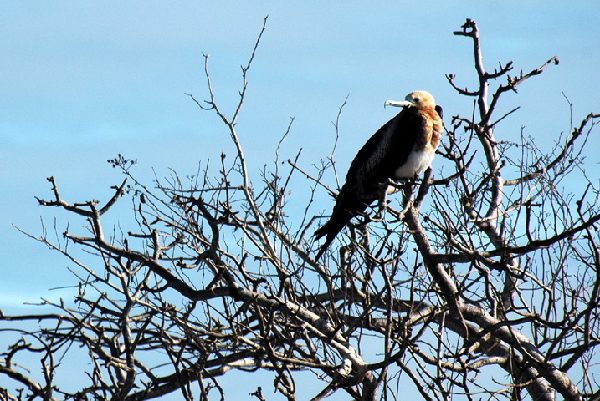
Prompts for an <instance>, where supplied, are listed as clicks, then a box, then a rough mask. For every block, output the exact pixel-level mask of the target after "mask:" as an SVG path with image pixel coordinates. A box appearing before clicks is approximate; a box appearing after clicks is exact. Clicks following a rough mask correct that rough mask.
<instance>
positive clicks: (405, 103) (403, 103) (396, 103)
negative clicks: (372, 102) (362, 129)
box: [383, 100, 415, 108]
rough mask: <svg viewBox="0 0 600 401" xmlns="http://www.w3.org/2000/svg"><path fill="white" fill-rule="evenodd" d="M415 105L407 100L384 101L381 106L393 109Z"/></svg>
mask: <svg viewBox="0 0 600 401" xmlns="http://www.w3.org/2000/svg"><path fill="white" fill-rule="evenodd" d="M414 105H415V104H414V103H412V102H409V101H408V100H401V101H398V100H386V101H385V103H384V104H383V107H384V108H385V107H387V106H394V107H410V106H414Z"/></svg>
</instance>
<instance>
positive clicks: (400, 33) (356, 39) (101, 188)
mask: <svg viewBox="0 0 600 401" xmlns="http://www.w3.org/2000/svg"><path fill="white" fill-rule="evenodd" d="M0 10H1V12H0V54H1V57H0V186H1V187H2V196H0V249H1V251H2V255H3V258H2V264H1V265H0V269H1V277H2V279H1V280H0V307H5V306H9V305H12V306H14V305H16V304H20V303H21V302H22V301H23V300H32V299H37V297H39V296H41V295H44V296H49V294H50V295H51V294H57V293H58V292H56V291H54V292H52V291H50V292H48V289H49V288H51V287H56V286H62V285H66V284H68V283H69V282H70V276H69V275H68V274H67V273H66V270H65V266H66V265H67V262H66V261H65V260H64V259H62V258H60V257H58V256H57V255H53V254H51V253H50V252H49V251H47V250H46V249H44V248H43V247H42V246H40V245H39V244H37V243H35V242H33V241H31V240H28V239H26V238H25V237H24V236H23V235H21V234H19V233H18V232H17V231H16V230H15V229H14V227H13V226H14V225H16V226H19V227H22V228H23V229H25V230H27V231H30V232H32V233H39V232H40V217H44V218H45V219H47V221H48V222H49V223H50V224H51V223H52V216H54V215H55V214H56V213H49V211H48V210H43V209H41V208H40V207H38V206H37V203H36V201H35V199H34V196H35V195H39V196H43V197H49V196H50V191H49V187H48V185H47V182H46V181H45V177H47V176H49V175H54V176H55V177H56V178H57V180H58V182H59V184H60V185H61V188H62V192H63V195H64V196H65V197H66V198H67V199H69V200H71V201H73V200H84V199H90V198H98V199H106V198H107V196H109V193H110V190H109V187H110V186H111V185H114V184H115V183H116V182H117V181H118V180H119V178H120V177H119V176H118V174H117V173H116V172H115V171H114V170H113V169H111V168H110V167H109V166H108V165H107V164H106V160H107V159H110V158H113V157H114V156H115V155H116V154H117V153H122V154H124V155H125V156H127V157H128V158H133V159H137V160H138V164H139V166H138V170H137V171H138V175H140V176H142V177H146V178H148V180H150V178H151V177H152V176H153V172H152V168H154V169H155V170H156V171H157V173H158V175H163V174H165V175H166V174H168V171H167V168H169V167H172V168H175V169H176V170H178V171H179V172H181V173H182V174H185V173H192V172H194V171H195V169H196V166H197V163H198V161H199V160H207V159H214V160H216V159H217V158H218V155H219V154H220V152H221V151H228V150H230V149H231V145H230V143H229V141H228V137H227V136H226V133H225V132H224V130H223V129H222V127H221V126H220V125H219V121H218V120H217V119H216V118H215V117H214V115H212V114H211V113H206V112H201V111H199V110H198V109H197V108H196V107H195V106H194V104H193V103H192V102H191V101H190V99H189V98H187V97H186V96H185V93H193V94H194V95H195V96H197V97H198V98H203V97H204V96H205V94H206V91H205V86H204V80H203V75H202V68H203V64H202V63H203V59H202V54H203V53H208V54H210V56H211V57H210V67H211V71H212V75H213V80H214V86H215V91H216V93H217V96H218V100H219V102H220V103H221V105H222V107H223V108H224V109H225V110H231V109H232V107H233V105H234V102H235V101H236V96H237V91H238V90H239V87H240V83H241V76H240V69H239V66H240V65H241V64H243V63H245V62H246V60H247V57H248V56H249V54H250V51H251V48H252V45H253V43H254V40H255V38H256V36H257V33H258V32H259V30H260V26H261V24H262V19H263V17H264V16H265V15H267V14H268V15H269V21H268V24H267V30H266V33H265V35H264V39H263V41H262V43H261V46H260V48H259V50H258V53H257V58H256V62H255V64H254V66H253V69H252V71H251V72H250V76H249V79H250V85H249V89H248V96H247V99H246V107H245V109H244V112H243V114H242V116H241V119H240V125H239V132H240V135H241V140H242V143H243V145H244V146H245V148H246V153H247V156H248V158H249V159H250V163H251V167H252V168H254V169H259V168H260V167H261V166H262V165H263V163H265V162H268V161H269V160H271V156H272V154H273V150H274V147H275V145H274V143H275V142H276V141H277V139H279V137H280V136H281V134H282V133H283V132H284V130H285V128H286V127H287V124H288V122H289V119H290V117H294V118H295V123H294V126H293V129H292V135H291V136H290V138H289V140H288V141H287V142H286V145H285V148H284V151H285V152H287V157H289V156H290V155H291V154H294V153H295V151H296V150H297V149H298V148H299V147H303V148H304V149H305V153H304V154H305V155H307V156H306V157H305V158H304V159H303V164H304V165H306V166H310V164H311V163H312V162H314V161H316V160H317V159H318V158H319V157H321V156H325V155H326V153H327V151H328V150H329V148H330V146H331V141H332V140H333V134H334V132H333V129H332V126H331V121H332V120H334V119H335V116H336V113H337V109H338V107H339V106H340V105H341V103H342V102H343V101H344V99H345V98H346V96H347V95H349V98H348V105H347V106H346V108H345V110H344V115H343V116H342V122H341V130H342V138H341V143H340V144H339V146H338V150H337V155H338V160H339V166H340V170H344V171H345V169H346V168H347V166H348V164H349V162H350V161H351V159H352V156H353V155H354V154H355V152H356V150H357V149H358V148H359V147H360V146H361V144H362V143H364V141H365V140H366V139H367V138H368V137H369V136H370V135H371V134H372V133H373V132H374V131H375V130H376V129H377V128H378V127H379V126H380V125H381V124H383V123H384V122H385V121H387V120H388V119H389V118H391V117H392V113H393V112H394V111H393V110H389V109H388V110H385V109H384V108H383V102H384V100H386V99H389V98H395V99H398V98H402V97H404V95H405V94H406V93H408V92H409V91H411V90H414V89H427V90H429V91H430V92H432V93H433V94H434V95H435V97H436V99H437V101H438V103H439V104H441V105H442V106H444V110H445V113H446V116H451V115H454V114H456V113H459V112H460V113H466V112H468V110H469V101H468V100H466V99H461V98H458V97H457V96H456V95H454V94H453V92H452V90H451V88H450V87H449V85H448V84H447V82H446V80H445V78H444V74H446V73H455V74H456V75H457V82H458V83H459V84H461V85H468V84H471V83H473V77H474V75H473V73H472V63H471V47H470V43H469V42H468V40H466V39H464V38H459V37H454V36H453V35H452V31H454V30H458V29H459V27H460V25H461V24H462V23H463V22H464V20H465V18H466V17H470V18H473V19H475V20H476V21H477V22H478V24H479V27H480V30H481V35H482V44H483V51H484V61H485V62H486V64H487V66H488V68H493V67H495V66H497V65H498V63H499V62H506V61H509V60H513V61H514V62H515V68H516V69H517V70H519V69H523V70H526V71H527V70H529V69H532V68H534V67H537V66H539V65H541V64H542V63H543V62H544V61H546V60H547V59H548V58H549V57H551V56H554V55H556V56H558V57H559V59H560V65H559V66H556V67H551V68H549V69H548V70H547V72H546V73H545V74H544V75H543V76H542V77H538V78H535V79H533V80H531V81H530V82H528V83H526V84H525V85H523V86H522V87H521V89H520V91H519V93H518V94H517V95H514V96H512V97H510V101H509V102H507V103H506V104H503V105H502V107H504V108H506V110H508V109H510V108H511V107H513V106H515V105H522V106H523V108H522V109H521V110H520V111H519V112H518V113H515V114H514V115H513V116H511V118H510V119H509V121H507V122H506V124H505V125H503V126H502V127H501V128H500V129H499V130H498V131H497V132H496V134H497V135H498V136H499V137H502V135H505V136H506V137H509V138H510V137H512V138H514V135H516V134H518V129H520V127H521V126H522V125H525V126H526V129H527V132H528V133H529V134H530V135H532V136H534V137H535V138H536V140H537V139H539V143H540V144H546V143H548V142H549V141H551V140H553V139H554V138H557V137H558V135H559V134H560V133H561V132H564V131H566V130H568V129H569V109H568V105H567V103H566V101H565V100H564V98H563V97H562V93H563V92H564V93H565V94H566V95H567V97H568V98H569V100H570V101H571V102H572V103H573V104H574V117H575V121H577V120H580V119H581V118H582V117H583V116H584V115H586V114H587V113H588V112H591V111H594V112H600V96H599V95H598V89H599V88H600V76H599V75H598V73H597V68H598V65H600V44H599V41H598V40H599V38H600V24H598V17H600V5H598V3H597V2H596V1H578V2H571V3H569V4H567V2H559V1H529V2H522V1H485V2H484V1H457V2H427V1H424V2H405V1H395V2H391V1H390V2H383V1H374V2H364V1H344V2H314V1H303V2H294V3H292V2H285V1H275V0H273V1H261V2H258V1H248V2H228V1H221V2H205V1H196V2H191V1H173V2H169V3H166V2H158V1H129V2H115V1H105V2H67V1H53V2H52V3H49V2H46V1H28V2H22V1H5V0H2V1H0ZM511 102H512V103H511ZM599 144H600V142H599V141H598V139H597V138H596V139H594V140H592V141H591V142H590V145H589V146H592V147H594V148H595V149H596V150H600V149H599V148H600V146H599ZM592 154H593V153H592ZM595 154H596V155H597V154H598V152H597V151H596V152H595ZM595 157H596V159H595V160H590V162H591V165H595V166H596V167H597V165H598V164H597V163H598V157H597V156H595ZM342 173H343V172H342ZM596 176H597V175H596ZM326 201H327V200H326ZM58 216H59V218H60V217H64V214H60V213H58Z"/></svg>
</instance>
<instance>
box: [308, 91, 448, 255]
mask: <svg viewBox="0 0 600 401" xmlns="http://www.w3.org/2000/svg"><path fill="white" fill-rule="evenodd" d="M385 106H396V107H402V108H403V109H402V111H401V112H400V113H398V114H397V115H396V116H395V117H394V118H392V119H391V120H390V121H388V122H387V123H386V124H385V125H384V126H383V127H381V128H380V129H379V130H378V131H377V132H376V133H375V134H374V135H373V136H372V137H371V138H370V139H369V140H368V141H367V143H365V145H364V146H363V147H362V148H361V149H360V150H359V151H358V154H357V155H356V156H355V157H354V160H353V161H352V163H351V164H350V169H349V170H348V173H346V183H345V184H344V185H343V186H342V189H341V190H340V192H339V193H338V195H337V198H336V201H335V206H334V207H333V212H332V213H331V218H330V219H329V221H328V222H327V223H325V224H324V225H323V226H321V227H320V228H319V229H318V230H317V231H315V234H314V236H315V238H316V239H319V238H321V237H325V243H323V245H321V248H320V249H319V252H318V253H317V256H316V258H315V259H317V260H318V259H319V258H320V257H321V255H323V253H324V252H325V250H326V249H327V247H329V245H330V244H331V242H332V241H333V239H334V238H335V236H336V235H337V234H338V233H339V232H340V231H341V230H342V228H344V227H345V226H346V225H347V224H348V223H349V222H350V220H351V219H352V218H353V217H354V216H358V215H361V214H363V212H364V211H365V209H366V208H367V207H368V206H369V205H370V204H371V203H373V201H375V200H377V199H384V197H385V194H386V191H387V188H388V182H389V180H390V179H391V180H397V179H410V178H414V177H415V176H417V175H418V174H420V173H422V172H423V171H425V170H427V169H428V168H429V167H430V166H431V161H432V160H433V156H434V155H435V150H436V149H437V147H438V145H439V142H440V136H441V134H442V130H443V122H442V108H441V107H440V106H437V105H436V104H435V100H434V98H433V96H431V94H430V93H429V92H426V91H415V92H411V93H409V94H408V95H407V96H406V98H405V100H404V101H393V100H388V101H386V102H385Z"/></svg>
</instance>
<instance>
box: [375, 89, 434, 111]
mask: <svg viewBox="0 0 600 401" xmlns="http://www.w3.org/2000/svg"><path fill="white" fill-rule="evenodd" d="M383 105H384V107H385V106H395V107H416V108H417V109H425V108H432V109H435V99H434V98H433V96H431V93H429V92H427V91H414V92H410V93H409V94H408V95H406V97H405V98H404V100H402V101H397V100H386V101H385V103H384V104H383Z"/></svg>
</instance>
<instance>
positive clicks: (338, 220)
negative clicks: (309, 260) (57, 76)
mask: <svg viewBox="0 0 600 401" xmlns="http://www.w3.org/2000/svg"><path fill="white" fill-rule="evenodd" d="M355 195H356V194H355V193H350V192H348V191H345V190H344V187H343V188H342V190H341V191H340V193H339V195H338V198H337V201H336V203H335V206H334V208H333V213H331V218H330V219H329V221H328V222H327V223H325V224H323V226H321V227H320V228H319V229H318V230H317V231H315V234H314V236H315V238H316V239H319V238H321V237H325V242H324V243H323V245H321V247H320V248H319V252H317V256H315V260H319V258H321V256H322V255H323V253H324V252H325V251H326V250H327V248H328V247H329V245H331V243H332V242H333V240H334V239H335V237H336V235H338V233H339V232H340V231H342V229H343V228H344V227H345V226H346V225H347V224H348V223H349V222H350V220H352V218H353V217H354V216H357V215H359V214H361V213H363V212H364V211H365V209H366V208H367V203H365V202H362V201H359V200H358V199H357V198H356V196H355Z"/></svg>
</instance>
